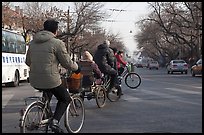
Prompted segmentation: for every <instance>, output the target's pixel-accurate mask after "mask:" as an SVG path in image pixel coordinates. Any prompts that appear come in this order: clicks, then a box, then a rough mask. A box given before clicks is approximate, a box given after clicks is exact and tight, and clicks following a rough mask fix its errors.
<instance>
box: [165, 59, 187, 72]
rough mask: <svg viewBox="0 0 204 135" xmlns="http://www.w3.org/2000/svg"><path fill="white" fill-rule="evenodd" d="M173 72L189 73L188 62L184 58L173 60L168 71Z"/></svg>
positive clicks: (168, 66)
mask: <svg viewBox="0 0 204 135" xmlns="http://www.w3.org/2000/svg"><path fill="white" fill-rule="evenodd" d="M173 72H181V74H183V72H185V74H187V73H188V64H187V63H186V62H185V61H184V60H171V61H170V63H169V64H168V65H167V73H168V74H169V73H171V74H173Z"/></svg>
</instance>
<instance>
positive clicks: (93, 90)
mask: <svg viewBox="0 0 204 135" xmlns="http://www.w3.org/2000/svg"><path fill="white" fill-rule="evenodd" d="M91 63H92V62H89V61H82V60H81V61H79V65H80V68H81V74H82V75H83V78H84V79H88V80H89V81H90V82H86V81H84V82H83V83H82V88H81V89H82V90H81V98H82V100H84V98H87V99H88V100H91V99H94V98H95V99H96V104H97V106H98V108H102V107H104V106H105V104H106V90H105V89H104V88H103V87H102V86H101V84H98V83H96V79H95V77H94V72H93V68H92V66H91ZM91 80H92V81H91Z"/></svg>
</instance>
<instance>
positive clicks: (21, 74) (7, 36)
mask: <svg viewBox="0 0 204 135" xmlns="http://www.w3.org/2000/svg"><path fill="white" fill-rule="evenodd" d="M26 50H27V47H26V43H25V40H24V38H23V36H22V35H21V34H19V33H17V32H13V31H10V30H6V29H3V28H2V84H5V85H6V86H14V87H16V86H18V85H19V83H20V81H22V80H27V79H28V77H29V73H28V72H29V67H28V66H27V65H26V64H25V58H26Z"/></svg>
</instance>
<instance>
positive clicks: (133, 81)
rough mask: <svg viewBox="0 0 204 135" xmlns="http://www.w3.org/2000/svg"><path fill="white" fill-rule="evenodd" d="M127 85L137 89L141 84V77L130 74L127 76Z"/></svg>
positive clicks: (133, 73)
mask: <svg viewBox="0 0 204 135" xmlns="http://www.w3.org/2000/svg"><path fill="white" fill-rule="evenodd" d="M125 84H126V85H127V86H128V87H129V88H131V89H136V88H137V87H139V86H140V84H141V77H140V76H139V75H138V74H137V73H135V72H131V73H128V74H127V75H126V76H125Z"/></svg>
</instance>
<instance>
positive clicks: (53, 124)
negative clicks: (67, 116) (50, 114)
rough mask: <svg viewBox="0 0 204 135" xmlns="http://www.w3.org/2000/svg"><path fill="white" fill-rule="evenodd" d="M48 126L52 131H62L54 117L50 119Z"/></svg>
mask: <svg viewBox="0 0 204 135" xmlns="http://www.w3.org/2000/svg"><path fill="white" fill-rule="evenodd" d="M50 128H51V129H52V131H53V132H54V133H64V132H63V130H62V129H61V128H60V127H59V122H58V120H56V119H53V120H52V121H51V123H50Z"/></svg>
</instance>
